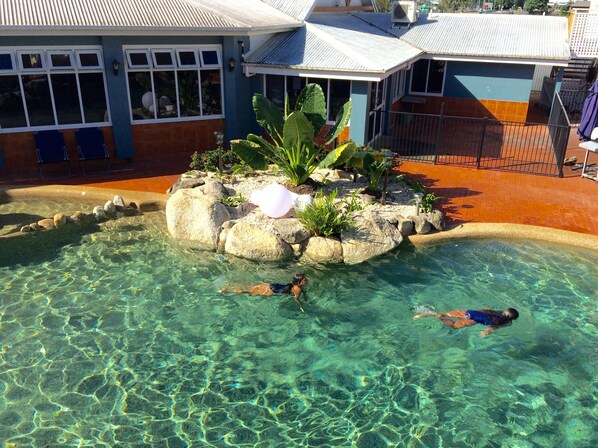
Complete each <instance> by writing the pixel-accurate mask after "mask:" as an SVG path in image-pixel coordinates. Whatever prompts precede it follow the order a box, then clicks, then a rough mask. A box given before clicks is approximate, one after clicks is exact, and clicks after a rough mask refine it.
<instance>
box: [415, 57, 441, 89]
mask: <svg viewBox="0 0 598 448" xmlns="http://www.w3.org/2000/svg"><path fill="white" fill-rule="evenodd" d="M445 64H446V63H445V61H434V60H431V59H420V60H419V61H417V62H416V63H415V64H413V68H412V69H411V93H419V94H430V95H440V94H442V90H443V87H444V68H445Z"/></svg>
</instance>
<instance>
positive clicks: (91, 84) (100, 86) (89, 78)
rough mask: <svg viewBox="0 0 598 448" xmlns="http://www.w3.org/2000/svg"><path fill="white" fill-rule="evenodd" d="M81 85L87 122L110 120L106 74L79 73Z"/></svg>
mask: <svg viewBox="0 0 598 448" xmlns="http://www.w3.org/2000/svg"><path fill="white" fill-rule="evenodd" d="M79 86H80V88H81V96H82V98H81V99H82V100H83V114H84V116H85V123H102V122H105V121H108V107H107V106H106V92H105V90H104V75H102V74H101V73H79Z"/></svg>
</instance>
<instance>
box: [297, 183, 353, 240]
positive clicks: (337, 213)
mask: <svg viewBox="0 0 598 448" xmlns="http://www.w3.org/2000/svg"><path fill="white" fill-rule="evenodd" d="M337 195H338V190H336V189H335V190H333V191H332V192H331V193H330V194H329V195H328V196H325V195H324V194H323V193H322V191H321V190H320V191H318V192H317V193H316V195H315V197H314V200H313V202H312V203H311V204H309V205H308V206H307V207H305V210H296V212H295V213H297V218H298V219H299V221H300V222H301V223H302V224H303V225H304V226H305V228H306V229H307V230H308V231H310V232H312V233H313V234H314V235H318V236H325V237H328V236H340V234H341V233H342V232H343V230H346V229H348V228H349V227H351V226H353V225H354V223H355V221H353V219H352V218H351V217H350V216H349V215H350V213H351V212H352V211H353V210H355V209H356V208H357V205H356V204H355V203H354V202H347V201H341V202H335V199H336V196H337ZM352 199H353V201H354V198H352Z"/></svg>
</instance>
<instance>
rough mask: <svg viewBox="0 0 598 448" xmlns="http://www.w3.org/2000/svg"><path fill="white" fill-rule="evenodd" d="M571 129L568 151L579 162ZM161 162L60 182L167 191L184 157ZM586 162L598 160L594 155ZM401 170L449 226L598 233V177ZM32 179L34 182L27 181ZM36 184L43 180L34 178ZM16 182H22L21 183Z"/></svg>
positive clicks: (426, 167) (409, 166) (418, 166)
mask: <svg viewBox="0 0 598 448" xmlns="http://www.w3.org/2000/svg"><path fill="white" fill-rule="evenodd" d="M577 144H578V141H577V139H576V138H575V136H574V132H572V138H571V139H570V144H569V149H568V151H567V156H568V157H569V156H573V155H574V156H576V157H577V160H578V161H580V162H582V161H583V156H584V154H585V152H584V153H582V152H581V151H580V150H579V149H578V148H577ZM171 160H172V162H170V163H168V164H165V163H163V162H161V163H159V164H157V165H159V166H155V165H156V164H154V165H151V164H146V165H142V164H136V165H135V166H132V167H131V168H127V167H126V166H125V167H120V169H121V171H117V172H114V173H113V174H112V175H110V176H98V177H73V178H70V179H67V180H65V181H62V182H60V183H61V184H64V185H88V186H93V187H100V188H111V189H117V190H133V191H145V192H155V193H165V192H166V190H167V189H168V188H169V187H170V186H171V185H172V184H173V183H174V182H175V181H176V180H177V179H178V177H179V175H180V173H182V172H183V171H185V170H186V169H187V167H188V164H189V158H188V156H184V157H179V158H177V157H173V158H172V159H171ZM590 162H593V163H596V165H598V155H596V154H592V157H591V158H590ZM400 172H402V173H406V174H407V175H408V176H409V177H411V178H413V179H415V180H418V181H419V182H421V183H422V184H424V185H425V186H426V188H427V189H428V191H431V192H434V193H435V194H436V195H437V196H441V197H442V198H443V199H442V200H440V201H439V202H438V206H439V208H440V209H441V210H442V211H443V212H444V213H445V215H446V218H447V223H448V224H449V225H453V224H462V223H513V224H531V225H535V226H541V227H549V228H556V229H561V230H568V231H573V232H579V233H585V234H590V235H596V236H598V182H595V181H593V180H590V179H584V178H581V177H580V171H579V170H572V169H571V167H567V168H566V169H565V177H564V178H556V177H546V176H538V175H529V174H518V173H510V172H504V171H491V170H476V169H472V168H460V167H455V166H446V165H432V164H428V163H415V162H405V163H404V164H403V165H402V166H401V167H400ZM29 183H32V182H29ZM33 183H35V184H36V185H40V183H41V182H39V181H36V182H33ZM19 184H21V185H23V183H22V182H19Z"/></svg>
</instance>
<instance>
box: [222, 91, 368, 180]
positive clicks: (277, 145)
mask: <svg viewBox="0 0 598 448" xmlns="http://www.w3.org/2000/svg"><path fill="white" fill-rule="evenodd" d="M252 104H253V110H254V111H255V115H256V119H257V122H258V123H259V124H260V126H262V127H263V128H264V129H265V130H266V132H267V133H268V135H269V137H270V140H267V139H265V138H263V137H260V136H258V135H255V134H249V135H248V136H247V139H246V140H236V141H232V142H231V146H232V148H233V150H234V151H235V153H236V154H237V155H238V156H239V157H240V158H241V159H242V160H243V161H244V162H245V163H247V165H249V166H250V167H251V168H253V169H256V170H265V169H267V167H268V164H269V163H273V164H276V165H278V166H279V167H280V169H281V170H282V171H283V172H284V174H285V176H287V177H288V178H289V180H290V182H291V183H292V184H293V185H295V186H297V185H301V184H303V183H305V182H306V181H307V179H309V176H310V175H311V174H312V173H313V172H314V171H315V169H316V168H317V167H320V168H327V167H330V166H334V165H339V164H343V163H345V162H346V161H347V160H348V159H349V158H350V157H351V156H352V155H353V152H355V148H356V147H357V146H356V145H355V143H353V142H349V143H345V144H344V145H340V146H338V147H336V148H335V149H333V150H332V151H330V152H329V153H328V154H327V155H326V157H324V158H323V159H322V160H321V161H319V160H320V157H321V154H322V153H323V151H324V147H322V146H319V145H316V144H315V142H314V138H315V137H316V135H318V134H319V133H320V131H321V130H322V128H323V127H324V125H325V124H326V117H327V114H326V98H325V97H324V92H323V91H322V88H321V87H320V86H319V85H318V84H307V85H306V86H305V88H304V89H303V90H302V91H301V93H300V94H299V97H298V98H297V102H296V103H295V110H294V111H292V112H290V111H289V102H288V98H287V100H286V102H285V111H284V115H283V112H281V111H280V109H279V108H278V107H277V106H276V105H275V104H274V103H273V102H272V101H270V100H269V99H267V98H266V97H264V96H263V95H261V94H259V93H258V94H255V95H254V96H253V101H252ZM350 116H351V102H350V101H347V102H346V103H345V104H344V105H343V107H342V108H341V110H340V112H339V115H338V117H337V119H336V122H335V123H334V125H333V126H332V127H331V128H330V129H329V130H328V132H327V133H326V135H325V136H324V138H325V139H327V140H326V143H325V144H326V145H328V144H330V143H331V142H332V141H334V139H335V138H336V137H338V135H339V134H340V133H341V132H342V130H343V129H344V128H345V127H346V126H347V123H348V122H349V118H350Z"/></svg>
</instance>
